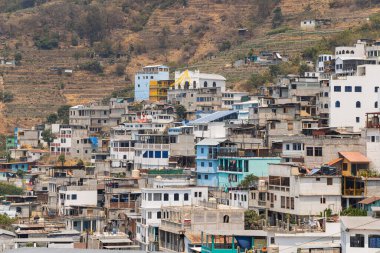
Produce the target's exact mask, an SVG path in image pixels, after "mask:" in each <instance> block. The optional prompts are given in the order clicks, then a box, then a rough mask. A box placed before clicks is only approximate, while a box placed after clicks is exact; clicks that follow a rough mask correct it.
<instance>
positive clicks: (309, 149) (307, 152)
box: [306, 147, 313, 156]
mask: <svg viewBox="0 0 380 253" xmlns="http://www.w3.org/2000/svg"><path fill="white" fill-rule="evenodd" d="M306 155H307V156H313V147H307V148H306Z"/></svg>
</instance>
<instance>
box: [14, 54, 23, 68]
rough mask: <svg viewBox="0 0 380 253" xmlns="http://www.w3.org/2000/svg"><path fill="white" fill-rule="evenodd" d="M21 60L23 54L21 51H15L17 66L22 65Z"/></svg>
mask: <svg viewBox="0 0 380 253" xmlns="http://www.w3.org/2000/svg"><path fill="white" fill-rule="evenodd" d="M21 60H22V54H21V53H20V52H17V53H15V64H16V66H20V65H21Z"/></svg>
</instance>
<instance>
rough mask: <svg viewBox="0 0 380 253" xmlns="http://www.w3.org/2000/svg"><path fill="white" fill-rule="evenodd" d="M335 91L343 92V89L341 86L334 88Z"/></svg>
mask: <svg viewBox="0 0 380 253" xmlns="http://www.w3.org/2000/svg"><path fill="white" fill-rule="evenodd" d="M334 91H335V92H341V91H342V87H340V86H334Z"/></svg>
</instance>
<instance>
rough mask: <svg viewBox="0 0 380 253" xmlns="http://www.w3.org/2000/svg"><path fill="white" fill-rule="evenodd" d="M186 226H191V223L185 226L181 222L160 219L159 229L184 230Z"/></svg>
mask: <svg viewBox="0 0 380 253" xmlns="http://www.w3.org/2000/svg"><path fill="white" fill-rule="evenodd" d="M186 228H188V229H189V228H191V225H188V226H185V225H184V224H182V223H177V222H173V221H169V220H161V229H163V230H167V231H173V232H176V233H177V232H179V231H184V230H185V229H186Z"/></svg>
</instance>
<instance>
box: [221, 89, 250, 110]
mask: <svg viewBox="0 0 380 253" xmlns="http://www.w3.org/2000/svg"><path fill="white" fill-rule="evenodd" d="M248 95H249V93H248V92H243V91H230V90H227V91H225V92H222V108H226V109H232V105H233V104H235V103H240V102H242V98H244V97H247V96H248Z"/></svg>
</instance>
